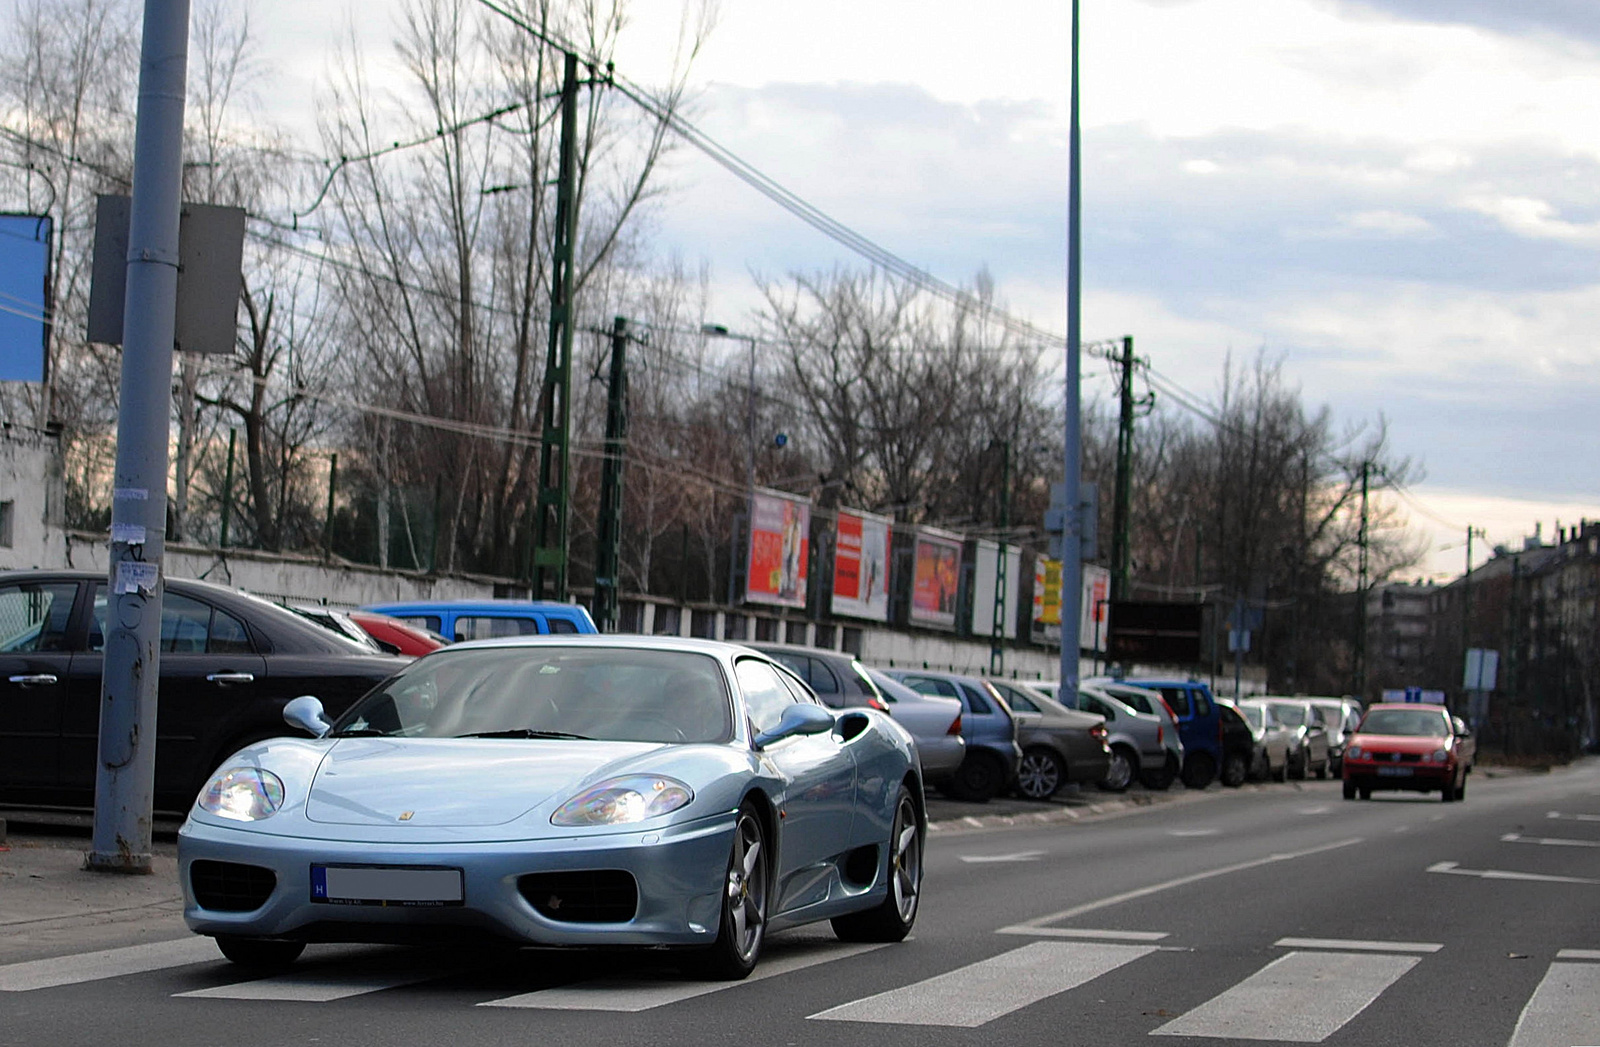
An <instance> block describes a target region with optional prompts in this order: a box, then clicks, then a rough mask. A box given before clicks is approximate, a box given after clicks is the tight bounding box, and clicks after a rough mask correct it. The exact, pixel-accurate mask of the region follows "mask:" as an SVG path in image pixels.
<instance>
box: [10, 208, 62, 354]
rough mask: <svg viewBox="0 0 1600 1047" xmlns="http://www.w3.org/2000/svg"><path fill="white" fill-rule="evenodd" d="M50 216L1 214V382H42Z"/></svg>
mask: <svg viewBox="0 0 1600 1047" xmlns="http://www.w3.org/2000/svg"><path fill="white" fill-rule="evenodd" d="M49 275H50V216H49V215H30V214H0V382H42V381H44V360H45V337H46V334H47V332H48V331H49V326H48V324H47V323H46V317H47V315H48V314H47V312H46V310H45V286H46V280H47V279H48V278H49Z"/></svg>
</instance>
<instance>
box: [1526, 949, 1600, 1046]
mask: <svg viewBox="0 0 1600 1047" xmlns="http://www.w3.org/2000/svg"><path fill="white" fill-rule="evenodd" d="M1575 1043H1600V964H1593V963H1552V964H1551V965H1550V969H1549V970H1548V971H1546V972H1545V976H1544V980H1543V981H1541V982H1540V983H1539V987H1538V988H1537V989H1535V990H1534V991H1533V996H1532V997H1531V998H1530V999H1529V1000H1528V1005H1527V1006H1526V1007H1524V1008H1523V1009H1522V1015H1521V1017H1519V1018H1518V1019H1517V1027H1516V1030H1515V1031H1513V1032H1512V1034H1511V1042H1510V1043H1509V1044H1508V1045H1507V1047H1569V1045H1571V1044H1575Z"/></svg>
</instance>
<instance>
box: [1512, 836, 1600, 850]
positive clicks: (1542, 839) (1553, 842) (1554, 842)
mask: <svg viewBox="0 0 1600 1047" xmlns="http://www.w3.org/2000/svg"><path fill="white" fill-rule="evenodd" d="M1500 842H1501V843H1537V844H1542V845H1543V846H1545V847H1600V840H1564V839H1562V838H1561V837H1559V836H1523V835H1522V834H1521V833H1506V834H1505V835H1504V836H1502V837H1500Z"/></svg>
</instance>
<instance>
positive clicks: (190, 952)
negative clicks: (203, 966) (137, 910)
mask: <svg viewBox="0 0 1600 1047" xmlns="http://www.w3.org/2000/svg"><path fill="white" fill-rule="evenodd" d="M221 959H222V954H220V953H219V952H217V946H216V944H215V943H214V942H212V940H211V939H210V938H200V937H192V938H178V939H175V940H173V941H168V942H151V943H150V944H148V945H129V946H125V947H123V948H120V949H102V950H100V951H99V952H85V953H76V954H74V955H72V956H57V957H55V958H54V959H49V960H29V961H28V962H26V963H13V964H8V965H7V966H5V967H0V992H27V991H29V990H31V989H51V988H54V987H56V986H58V985H77V984H78V983H80V982H93V981H99V980H100V979H102V978H120V977H122V976H123V975H125V974H143V973H144V972H146V971H159V970H164V969H166V968H168V967H183V966H187V965H188V964H191V963H204V962H205V961H207V960H221Z"/></svg>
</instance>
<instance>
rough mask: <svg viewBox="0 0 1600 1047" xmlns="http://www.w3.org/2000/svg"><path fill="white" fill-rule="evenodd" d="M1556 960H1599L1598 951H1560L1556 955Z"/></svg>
mask: <svg viewBox="0 0 1600 1047" xmlns="http://www.w3.org/2000/svg"><path fill="white" fill-rule="evenodd" d="M1556 959H1558V960H1600V949H1562V950H1561V951H1560V952H1558V953H1556Z"/></svg>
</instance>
